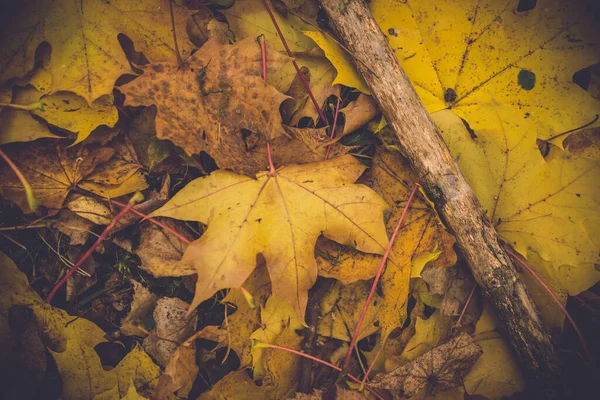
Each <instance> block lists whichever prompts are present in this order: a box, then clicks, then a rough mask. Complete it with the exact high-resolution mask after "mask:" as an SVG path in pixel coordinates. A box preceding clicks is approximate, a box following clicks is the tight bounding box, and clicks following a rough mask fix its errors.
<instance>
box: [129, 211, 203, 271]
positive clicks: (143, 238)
mask: <svg viewBox="0 0 600 400" xmlns="http://www.w3.org/2000/svg"><path fill="white" fill-rule="evenodd" d="M157 220H158V221H160V222H161V223H163V224H165V225H166V226H168V227H170V228H172V229H174V230H175V231H176V232H178V233H180V234H181V235H183V236H184V237H186V238H188V239H189V240H190V242H191V241H193V239H194V237H193V235H192V234H191V233H190V231H189V229H188V228H187V227H186V226H185V224H184V223H182V222H180V221H173V220H170V219H167V218H157ZM186 247H187V243H184V242H183V241H182V240H181V239H180V238H178V237H177V236H175V235H173V234H172V233H170V232H167V231H165V230H164V229H163V228H162V227H159V226H157V225H155V224H153V223H151V222H149V221H145V222H143V223H142V227H141V233H140V244H139V245H138V246H137V247H136V248H135V249H133V252H134V253H135V254H137V255H138V257H140V261H141V262H142V264H141V265H140V268H141V269H143V270H144V271H146V272H149V273H150V274H152V275H153V276H154V277H163V276H187V275H192V274H195V273H196V271H195V270H194V269H193V268H191V267H190V268H183V269H182V268H181V267H182V266H183V265H181V264H179V260H181V257H182V256H183V253H184V252H185V249H186Z"/></svg>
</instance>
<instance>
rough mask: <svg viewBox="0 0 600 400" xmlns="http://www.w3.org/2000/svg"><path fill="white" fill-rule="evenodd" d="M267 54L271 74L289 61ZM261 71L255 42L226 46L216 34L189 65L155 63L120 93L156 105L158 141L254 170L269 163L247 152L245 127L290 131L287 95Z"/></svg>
mask: <svg viewBox="0 0 600 400" xmlns="http://www.w3.org/2000/svg"><path fill="white" fill-rule="evenodd" d="M267 55H268V59H267V66H268V70H267V74H269V73H272V72H274V71H276V70H278V69H279V68H281V66H282V65H283V64H284V63H286V62H288V61H289V58H288V57H286V56H283V55H281V54H279V53H277V52H275V51H270V49H268V50H267ZM261 72H262V58H261V49H260V45H259V44H258V43H257V42H256V40H254V39H246V40H242V41H239V42H237V43H235V44H234V45H222V44H220V43H219V42H218V40H217V38H211V39H209V40H208V42H206V44H205V45H204V46H203V47H202V48H201V49H200V50H198V51H197V52H196V53H195V54H194V55H193V56H191V57H190V58H188V59H187V60H186V66H185V67H184V68H179V66H178V65H175V64H169V63H156V64H150V65H148V66H147V67H146V69H145V71H144V74H143V75H142V76H140V77H139V78H137V79H135V80H134V81H132V82H131V83H128V84H126V85H124V86H122V87H121V91H122V92H123V93H124V94H125V95H126V96H127V99H126V104H128V105H134V106H137V105H145V106H149V105H153V104H155V105H156V106H157V109H158V111H157V114H156V136H157V137H158V138H159V139H168V140H171V141H172V142H173V143H175V144H176V145H178V146H180V147H182V148H183V149H184V150H185V151H186V152H187V153H188V154H190V155H191V154H195V153H200V152H201V151H205V152H207V153H208V154H210V155H211V156H212V157H213V158H214V160H215V161H216V163H217V165H218V166H219V167H220V168H223V169H231V170H233V171H235V172H240V173H245V174H253V173H255V172H256V171H258V170H261V169H264V168H266V165H264V164H265V162H261V161H259V160H257V159H255V158H253V157H250V156H249V155H248V153H247V150H248V146H247V144H246V142H245V140H244V139H245V136H247V135H246V133H245V132H243V131H242V130H243V129H244V130H246V132H247V131H250V132H254V133H260V134H262V135H263V136H265V137H267V138H275V137H277V136H280V135H283V134H285V131H284V130H283V128H282V126H281V115H280V113H279V106H280V104H281V102H283V101H284V100H285V99H287V98H288V97H287V96H285V95H284V94H282V93H280V92H278V91H277V90H276V89H275V88H274V87H272V86H270V85H268V84H267V83H266V82H264V81H263V79H262V77H261V76H260V75H261ZM260 160H262V158H261V159H260ZM265 161H266V160H265Z"/></svg>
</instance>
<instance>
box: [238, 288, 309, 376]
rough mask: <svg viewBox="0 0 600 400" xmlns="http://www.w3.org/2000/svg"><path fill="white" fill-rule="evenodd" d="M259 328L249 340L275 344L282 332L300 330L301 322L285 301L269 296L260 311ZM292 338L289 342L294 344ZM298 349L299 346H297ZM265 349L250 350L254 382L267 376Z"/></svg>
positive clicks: (294, 341)
mask: <svg viewBox="0 0 600 400" xmlns="http://www.w3.org/2000/svg"><path fill="white" fill-rule="evenodd" d="M260 322H261V324H260V325H261V326H260V328H258V329H257V330H256V331H254V332H252V335H250V340H251V341H254V340H259V341H261V342H264V343H276V342H277V341H278V340H279V339H278V338H279V336H281V335H283V334H284V332H292V333H293V332H294V331H295V330H299V329H302V328H303V327H304V326H303V324H302V321H301V320H300V319H298V317H297V316H296V313H294V310H293V309H292V306H291V305H290V304H289V303H288V302H287V301H285V300H283V299H280V298H278V297H276V296H270V297H269V298H268V299H267V302H266V304H265V306H264V307H261V309H260ZM294 339H295V338H294V337H291V338H290V340H291V341H292V343H294V344H296V340H294ZM286 345H287V344H286ZM298 347H299V346H298ZM265 358H266V357H265V349H262V348H253V349H252V366H253V371H254V376H253V377H254V380H258V379H263V378H264V377H265V375H266V374H267V370H266V367H265V364H266V362H265Z"/></svg>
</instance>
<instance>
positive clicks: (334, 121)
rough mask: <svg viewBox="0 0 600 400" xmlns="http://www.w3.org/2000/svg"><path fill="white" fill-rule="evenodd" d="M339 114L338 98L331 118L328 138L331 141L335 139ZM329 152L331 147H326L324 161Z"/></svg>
mask: <svg viewBox="0 0 600 400" xmlns="http://www.w3.org/2000/svg"><path fill="white" fill-rule="evenodd" d="M339 112H340V97H338V99H337V104H336V106H335V114H334V116H333V126H332V127H331V136H330V137H329V139H330V140H333V138H334V137H335V128H336V127H337V119H338V114H339ZM330 152H331V145H330V144H329V145H327V151H326V152H325V159H326V160H327V159H328V158H329V153H330Z"/></svg>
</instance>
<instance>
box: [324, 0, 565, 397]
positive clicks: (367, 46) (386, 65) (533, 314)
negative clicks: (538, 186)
mask: <svg viewBox="0 0 600 400" xmlns="http://www.w3.org/2000/svg"><path fill="white" fill-rule="evenodd" d="M320 3H321V5H322V7H323V8H324V9H325V11H326V12H327V15H328V16H329V22H330V25H331V26H332V27H333V28H334V30H335V31H336V33H337V35H338V37H339V38H340V39H341V41H342V42H343V43H344V45H345V46H346V47H347V48H348V49H349V50H350V52H351V53H352V55H353V56H354V57H355V58H356V60H357V61H358V62H356V63H355V64H356V67H357V68H358V70H359V72H360V73H361V74H362V76H363V77H364V79H365V81H366V83H367V84H368V86H369V88H370V89H371V92H372V93H373V96H374V97H375V99H376V100H377V102H378V103H379V106H380V108H381V111H382V112H383V114H384V115H385V117H386V119H387V121H388V123H389V125H390V126H391V127H392V128H393V129H394V131H395V132H396V135H397V136H398V139H399V141H400V144H401V147H402V149H403V152H404V154H405V155H406V156H407V157H408V159H409V161H410V162H411V164H412V166H413V168H414V170H415V171H416V172H417V174H418V175H419V177H420V182H421V184H422V186H423V188H424V189H425V191H426V193H427V194H428V195H430V198H432V199H433V200H434V201H435V205H436V209H437V211H438V213H439V214H440V216H441V217H442V218H443V220H444V221H445V223H446V224H447V226H448V227H449V229H450V230H451V231H452V233H453V234H454V235H455V237H456V241H457V243H458V245H459V247H460V250H461V252H462V254H463V256H464V258H465V260H466V261H467V263H468V264H469V267H470V269H471V272H472V273H473V276H474V277H475V279H476V281H477V283H478V284H479V286H480V287H481V289H482V291H483V293H484V295H485V296H486V297H487V298H488V300H489V301H490V303H491V304H492V306H493V308H494V311H495V313H496V316H497V317H498V319H499V320H500V322H501V323H502V324H503V327H504V329H505V330H506V333H507V335H508V339H509V341H510V343H511V345H512V348H513V349H514V351H515V353H516V355H517V357H518V359H519V362H520V364H521V367H522V369H523V373H524V375H525V377H526V379H527V382H528V386H529V388H530V389H533V390H532V392H535V393H536V395H538V396H539V397H540V398H544V399H548V398H554V397H556V387H557V382H559V368H558V362H557V356H556V351H555V349H554V346H553V344H552V343H551V341H550V335H549V334H548V332H547V331H546V329H545V328H544V325H543V323H542V321H541V319H540V317H539V313H538V311H537V308H536V306H535V304H534V303H533V301H532V299H531V297H530V295H529V293H528V291H527V289H526V287H525V286H524V284H523V282H522V281H520V280H519V279H518V276H517V274H516V271H515V269H514V266H513V264H512V262H511V259H510V258H509V256H508V255H507V254H506V252H505V251H504V249H503V247H502V244H501V243H500V239H499V238H498V234H497V232H496V230H495V229H494V227H493V226H492V224H491V223H490V221H489V219H488V218H487V216H486V213H485V211H484V210H483V209H482V207H481V204H479V201H478V200H477V198H476V197H475V194H474V193H473V191H472V189H471V187H470V186H469V184H468V183H467V181H466V179H465V177H464V176H463V174H462V173H461V171H460V170H459V168H458V166H457V164H456V162H455V161H454V159H453V157H452V155H451V154H450V151H449V150H448V147H447V146H446V144H445V143H444V140H443V139H442V137H441V135H440V134H439V131H438V129H437V128H436V126H435V124H434V123H433V121H432V120H431V118H430V117H429V114H428V113H427V111H426V110H425V107H424V106H423V104H422V103H421V100H420V99H419V97H418V96H417V94H416V92H415V90H414V89H413V87H412V85H411V83H410V81H409V80H408V78H407V76H406V74H405V73H404V71H403V69H402V67H401V66H400V63H399V61H398V59H397V58H396V56H395V55H394V52H393V51H392V49H391V48H390V46H389V44H388V41H387V38H386V37H385V35H384V34H383V33H382V32H381V30H380V29H379V27H378V26H377V23H376V22H375V20H374V19H373V17H372V15H371V12H370V10H369V8H368V7H367V5H366V4H365V3H364V2H363V0H335V1H334V0H321V1H320Z"/></svg>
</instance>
